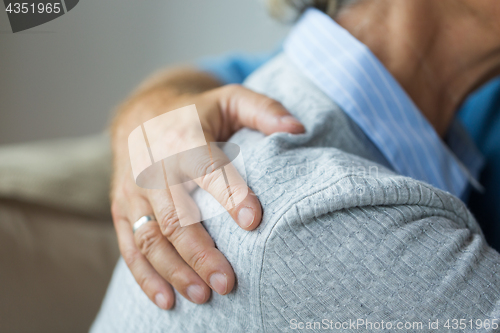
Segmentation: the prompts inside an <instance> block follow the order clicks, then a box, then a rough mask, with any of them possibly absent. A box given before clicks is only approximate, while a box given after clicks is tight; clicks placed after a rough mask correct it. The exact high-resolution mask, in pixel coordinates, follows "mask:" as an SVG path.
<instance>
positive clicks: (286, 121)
mask: <svg viewBox="0 0 500 333" xmlns="http://www.w3.org/2000/svg"><path fill="white" fill-rule="evenodd" d="M280 121H281V122H282V123H284V124H290V125H300V126H302V124H301V123H300V121H298V120H297V118H295V117H294V116H290V115H287V116H283V117H281V118H280Z"/></svg>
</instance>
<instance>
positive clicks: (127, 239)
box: [113, 218, 175, 310]
mask: <svg viewBox="0 0 500 333" xmlns="http://www.w3.org/2000/svg"><path fill="white" fill-rule="evenodd" d="M113 220H114V224H115V229H116V232H117V236H118V245H119V247H120V253H121V254H122V256H123V259H124V260H125V263H126V264H127V266H128V268H129V269H130V272H131V273H132V275H133V276H134V278H135V280H136V281H137V283H138V284H139V286H140V287H141V289H142V290H143V291H144V293H145V294H146V295H147V296H148V298H149V299H150V300H151V301H152V302H153V303H155V304H156V305H157V306H158V307H159V308H161V309H164V310H169V309H171V308H172V307H173V305H174V302H175V294H174V291H173V290H172V287H171V286H170V285H169V284H168V283H167V282H166V281H165V280H164V279H163V278H162V277H161V276H160V275H159V274H158V273H157V272H156V270H155V269H154V268H153V266H151V264H150V263H149V261H148V260H147V259H146V258H145V257H144V255H142V253H141V252H140V251H139V249H138V248H137V246H136V244H135V239H134V235H133V233H132V227H131V225H130V222H129V221H128V220H127V219H124V218H114V219H113Z"/></svg>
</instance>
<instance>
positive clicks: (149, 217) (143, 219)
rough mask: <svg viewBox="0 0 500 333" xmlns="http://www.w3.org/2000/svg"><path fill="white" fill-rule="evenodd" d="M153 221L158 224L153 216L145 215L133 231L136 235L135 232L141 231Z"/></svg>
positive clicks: (134, 226)
mask: <svg viewBox="0 0 500 333" xmlns="http://www.w3.org/2000/svg"><path fill="white" fill-rule="evenodd" d="M151 221H154V222H156V219H155V217H154V216H153V215H144V216H143V217H141V218H140V219H138V220H137V222H135V223H134V225H133V226H132V231H133V232H134V234H135V232H136V231H137V229H139V228H140V227H142V226H143V225H144V224H146V223H148V222H151Z"/></svg>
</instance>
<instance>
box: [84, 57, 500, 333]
mask: <svg viewBox="0 0 500 333" xmlns="http://www.w3.org/2000/svg"><path fill="white" fill-rule="evenodd" d="M247 86H248V87H249V88H251V89H254V90H256V91H258V92H262V93H265V94H267V95H269V96H270V97H272V98H275V99H277V100H279V101H281V102H282V103H283V104H284V106H285V107H286V108H287V109H288V110H290V112H292V114H294V115H295V116H296V117H298V119H300V120H301V121H302V122H303V124H304V125H305V126H306V130H307V133H305V134H302V135H291V134H286V133H276V134H273V135H271V136H268V137H264V136H263V135H262V134H260V133H257V132H254V131H251V130H248V129H243V130H241V131H239V132H238V133H237V134H236V135H234V136H233V138H231V140H230V141H231V142H234V143H236V144H238V145H239V146H240V147H241V151H242V154H243V157H244V160H245V164H246V172H247V178H248V183H249V186H250V187H251V188H252V190H253V191H254V192H255V193H256V194H257V196H258V197H259V199H260V201H261V203H262V206H263V210H264V215H263V220H262V224H261V225H260V226H259V227H258V229H257V230H255V231H253V232H247V231H244V230H242V229H241V228H239V227H238V226H237V225H236V224H235V223H234V222H233V221H232V220H231V218H230V217H229V215H227V214H224V215H222V216H219V217H216V218H213V219H211V220H209V221H206V222H204V225H205V227H206V229H207V230H208V231H209V233H210V235H211V236H212V238H213V239H214V241H215V243H216V244H217V246H218V248H219V249H220V250H221V251H222V253H224V255H225V256H226V257H227V259H228V260H229V262H230V263H231V264H232V266H233V268H234V271H235V273H236V276H237V285H236V287H235V289H234V291H233V292H231V293H230V294H229V295H226V296H219V295H217V294H213V296H212V298H211V300H210V301H209V302H208V303H206V304H204V305H195V304H193V303H190V302H189V301H187V300H186V299H184V298H183V297H182V296H180V295H179V294H177V298H176V305H175V308H174V309H173V310H172V311H162V310H160V309H158V308H157V307H156V305H154V304H153V303H152V302H151V301H149V299H148V298H147V297H146V296H145V294H144V293H143V292H142V290H141V289H140V287H139V286H138V285H137V283H136V282H135V280H134V278H133V276H132V275H131V273H130V271H129V270H128V268H127V267H126V265H125V264H124V262H123V260H120V261H119V262H118V265H117V266H116V269H115V272H114V275H113V279H112V282H111V284H110V287H109V289H108V292H107V295H106V298H105V300H104V302H103V305H102V308H101V311H100V313H99V315H98V317H97V318H96V321H95V322H94V325H93V327H92V329H91V332H93V333H101V332H106V333H107V332H148V333H150V332H183V333H184V332H281V331H283V332H289V331H291V323H290V321H291V320H293V319H296V320H297V321H299V322H307V321H321V320H322V319H328V320H332V321H333V322H336V321H345V320H349V319H351V320H357V319H365V320H378V321H381V320H384V321H385V322H387V321H391V322H398V321H403V322H404V321H417V320H418V321H422V322H423V323H424V324H423V325H427V323H428V320H435V319H439V320H440V321H441V320H443V319H451V318H468V319H474V320H475V319H478V318H479V319H486V318H499V316H500V311H499V310H500V265H499V264H500V255H499V254H498V253H497V252H495V251H494V250H492V249H491V248H489V247H488V246H487V245H486V242H485V240H484V237H483V235H482V233H481V231H480V229H479V227H478V225H477V223H476V222H475V220H474V218H473V217H472V215H471V214H470V213H469V212H468V211H467V209H466V207H465V205H464V204H463V203H462V201H460V200H459V199H458V198H456V197H454V196H452V195H450V194H449V193H446V192H443V191H441V190H439V189H436V188H434V187H432V186H430V185H428V184H426V183H424V182H420V181H417V180H414V179H411V178H407V177H403V176H399V175H397V174H395V173H393V172H392V171H390V170H389V169H387V168H385V167H383V166H382V165H381V164H379V163H378V162H381V163H384V161H383V160H379V159H380V156H376V155H374V154H373V151H372V150H371V149H369V148H367V147H366V138H365V137H363V132H362V131H361V130H360V129H359V127H357V125H356V124H355V123H354V122H352V121H351V120H350V118H349V117H347V116H346V114H345V113H344V112H343V111H342V110H341V109H340V108H339V107H338V106H337V105H335V104H334V103H332V101H331V100H330V98H329V97H328V96H326V95H324V94H323V93H322V92H321V91H319V90H318V89H317V88H316V86H315V85H314V84H313V83H312V82H310V81H309V80H308V79H307V78H306V77H304V76H303V75H302V74H301V73H300V72H299V71H298V70H297V69H296V67H295V66H294V65H293V64H292V63H291V62H290V60H289V59H288V58H287V57H286V56H285V55H280V56H279V57H277V58H276V59H274V60H272V61H271V62H270V63H268V64H266V65H265V66H264V67H262V68H261V69H259V70H258V71H257V72H256V73H254V74H253V75H252V76H251V77H250V78H249V80H248V82H247ZM207 202H210V200H209V198H208V197H206V196H205V197H204V196H201V199H200V200H198V204H199V205H204V204H206V203H207ZM441 323H442V322H441ZM426 327H427V326H424V329H423V330H420V331H419V332H425V331H429V330H428V329H425V328H426ZM358 331H371V330H370V329H368V330H365V329H363V328H360V329H359V330H358ZM407 331H411V330H407ZM468 331H475V330H468Z"/></svg>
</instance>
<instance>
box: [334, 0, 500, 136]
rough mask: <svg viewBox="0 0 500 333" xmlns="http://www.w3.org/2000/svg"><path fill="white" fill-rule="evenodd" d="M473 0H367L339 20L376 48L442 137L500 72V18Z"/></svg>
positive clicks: (342, 13) (376, 51) (352, 8)
mask: <svg viewBox="0 0 500 333" xmlns="http://www.w3.org/2000/svg"><path fill="white" fill-rule="evenodd" d="M467 1H468V0H439V1H436V0H376V1H370V0H364V1H360V2H359V3H357V4H356V5H354V6H351V7H348V8H345V9H343V10H341V12H340V13H339V14H338V16H337V17H336V18H335V19H336V21H337V22H338V23H339V24H340V25H342V26H343V27H344V28H345V29H347V30H348V31H349V32H350V33H351V34H352V35H354V37H356V38H357V39H358V40H360V41H361V42H363V43H364V44H365V45H367V46H368V47H369V48H370V50H371V51H372V52H373V53H374V54H375V55H376V56H377V57H378V59H379V60H380V61H381V62H382V63H383V64H384V66H385V67H386V68H387V69H388V70H389V71H390V72H391V74H392V75H393V76H394V77H395V78H396V80H397V81H398V82H399V83H400V84H401V85H402V87H403V88H404V89H405V91H406V92H407V93H408V95H409V96H410V98H412V100H413V101H414V102H415V104H416V105H417V106H418V107H419V109H420V110H421V112H422V113H423V114H424V116H425V117H426V118H427V120H428V121H429V122H430V123H431V125H432V126H433V127H434V128H435V129H436V131H437V133H438V134H439V135H441V136H444V135H445V134H446V132H447V129H448V127H449V125H450V124H451V122H452V120H453V118H454V116H455V113H456V110H457V109H458V108H459V106H460V104H461V103H462V101H463V100H464V99H465V97H466V96H467V95H468V94H469V93H470V92H472V91H473V90H474V89H475V88H477V87H479V86H480V85H481V84H483V83H485V82H486V81H487V80H488V79H490V78H492V77H493V76H495V75H496V74H499V73H500V71H499V69H500V38H498V34H499V33H500V29H499V27H498V23H494V22H496V20H497V19H498V18H490V17H489V16H488V14H489V13H488V12H487V10H484V11H481V8H473V7H471V4H470V3H467ZM470 2H471V3H480V2H481V1H475V2H474V0H471V1H470ZM490 19H493V20H494V21H490Z"/></svg>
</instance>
